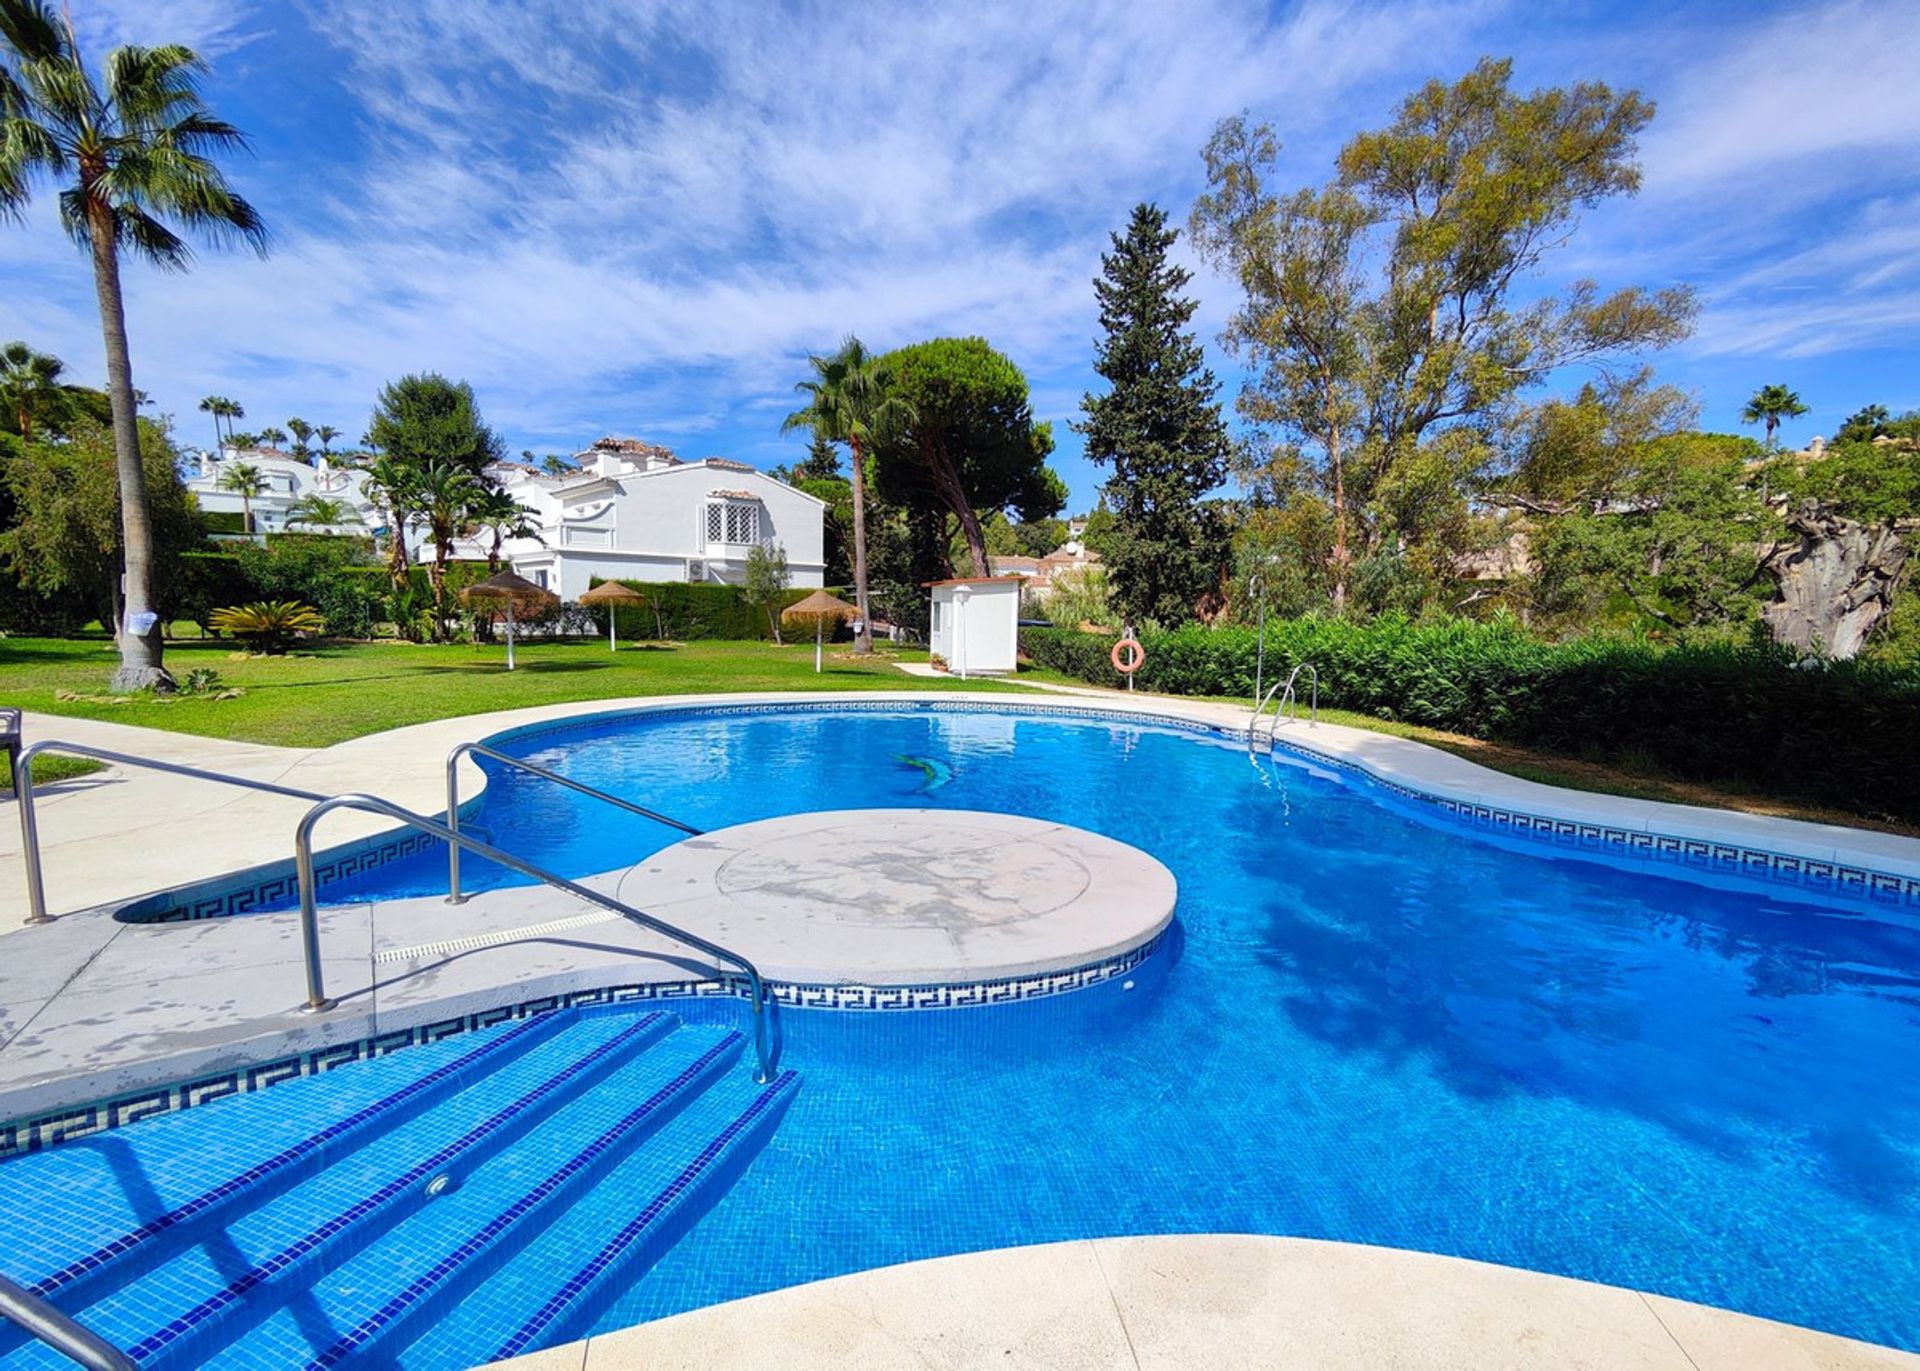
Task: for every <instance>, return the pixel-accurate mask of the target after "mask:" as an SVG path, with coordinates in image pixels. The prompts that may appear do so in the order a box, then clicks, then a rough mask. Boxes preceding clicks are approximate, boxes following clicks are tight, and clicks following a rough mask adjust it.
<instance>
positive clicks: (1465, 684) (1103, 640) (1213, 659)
mask: <svg viewBox="0 0 1920 1371" xmlns="http://www.w3.org/2000/svg"><path fill="white" fill-rule="evenodd" d="M1140 636H1141V645H1142V646H1143V647H1144V648H1145V649H1146V663H1145V664H1144V665H1143V666H1142V667H1141V669H1140V672H1139V674H1138V677H1137V679H1138V681H1139V684H1140V686H1141V688H1142V689H1146V690H1159V691H1164V692H1167V693H1169V694H1175V695H1219V696H1228V697H1239V698H1248V697H1250V696H1251V695H1252V693H1253V677H1254V658H1255V637H1254V633H1253V631H1252V630H1250V629H1218V630H1212V629H1207V628H1204V627H1199V626H1188V627H1186V628H1182V629H1178V630H1175V631H1172V632H1161V633H1154V632H1147V633H1143V634H1141V635H1140ZM1113 641H1114V640H1113V639H1112V638H1110V637H1105V636H1100V635H1094V634H1084V633H1079V632H1075V631H1073V630H1071V629H1028V630H1026V631H1025V632H1023V633H1022V634H1021V635H1020V644H1021V648H1022V650H1023V651H1024V652H1025V653H1026V654H1027V655H1028V656H1029V657H1030V658H1031V659H1032V660H1033V661H1034V662H1036V663H1037V664H1039V665H1041V666H1046V667H1051V668H1053V669H1055V670H1057V671H1061V672H1064V673H1065V674H1067V675H1070V676H1076V677H1079V678H1080V679H1082V680H1086V681H1092V682H1096V683H1098V684H1103V685H1107V684H1114V683H1115V682H1116V681H1117V679H1118V677H1117V674H1116V673H1115V672H1114V670H1113V667H1112V666H1111V664H1110V663H1109V661H1108V657H1107V654H1108V651H1109V650H1110V649H1111V648H1112V646H1113ZM1299 662H1311V663H1313V664H1314V665H1315V666H1316V667H1317V668H1318V670H1319V673H1320V702H1321V703H1322V704H1324V705H1329V706H1335V707H1338V708H1342V709H1349V710H1355V711H1358V712H1360V713H1364V714H1371V715H1374V716H1375V717H1377V718H1382V719H1397V720H1402V721H1405V722H1407V723H1413V724H1422V725H1426V726H1428V727H1432V728H1439V729H1445V730H1447V731H1449V732H1453V733H1464V734H1467V735H1468V736H1470V737H1475V738H1488V739H1494V740H1498V741H1501V742H1511V743H1520V744H1525V745H1528V746H1535V747H1541V748H1546V749H1549V750H1552V751H1555V752H1560V753H1563V754H1570V755H1575V756H1581V757H1589V758H1596V759H1604V760H1608V761H1626V762H1630V763H1635V764H1640V765H1646V766H1651V767H1653V768H1655V769H1657V770H1659V771H1662V772H1665V773H1667V774H1670V775H1673V776H1677V777H1681V778H1685V779H1692V780H1701V781H1711V782H1717V783H1720V784H1733V785H1738V786H1748V787H1752V788H1755V789H1758V790H1761V791H1764V792H1765V793H1767V794H1770V795H1777V796H1782V797H1792V798H1795V799H1798V800H1802V801H1806V802H1810V803H1814V804H1820V805H1830V806H1833V807H1835V808H1840V809H1846V810H1850V811H1853V812H1855V813H1859V814H1866V815H1874V816H1881V817H1892V818H1898V819H1903V820H1907V821H1909V822H1920V670H1917V669H1915V668H1913V667H1910V666H1909V667H1895V666H1888V665H1885V664H1881V663H1873V662H1859V661H1851V662H1831V663H1824V664H1810V665H1804V666H1803V665H1800V664H1796V663H1795V661H1794V660H1793V658H1792V657H1791V656H1790V655H1789V654H1788V653H1786V652H1784V651H1782V650H1781V649H1778V648H1775V647H1773V646H1771V645H1752V646H1729V645H1689V646H1679V647H1667V648H1659V647H1653V646H1649V645H1646V644H1642V643H1633V642H1623V641H1619V640H1615V639H1603V638H1586V639H1576V640H1572V641H1568V642H1563V643H1549V642H1544V641H1542V640H1540V639H1538V638H1535V637H1533V636H1531V635H1530V634H1528V633H1527V632H1526V631H1525V630H1524V629H1522V628H1520V627H1519V626H1518V625H1517V624H1514V623H1512V622H1510V621H1503V622H1495V623H1475V622H1471V621H1467V620H1453V621H1446V622H1437V623H1415V622H1412V621H1410V620H1407V619H1404V618H1397V617H1390V618H1383V619H1377V620H1373V621H1371V622H1368V623H1355V622H1352V621H1348V620H1338V619H1293V620H1283V621H1280V622H1276V623H1270V624H1269V625H1268V627H1267V669H1266V679H1267V681H1269V682H1271V681H1273V680H1275V679H1276V678H1278V677H1280V676H1283V675H1284V674H1285V673H1286V672H1287V671H1288V670H1290V669H1291V668H1292V667H1293V665H1294V664H1296V663H1299Z"/></svg>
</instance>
